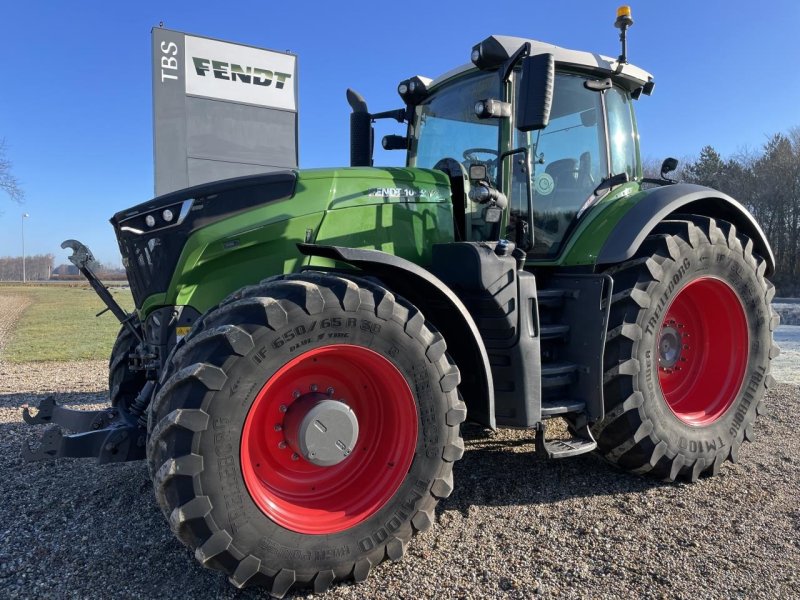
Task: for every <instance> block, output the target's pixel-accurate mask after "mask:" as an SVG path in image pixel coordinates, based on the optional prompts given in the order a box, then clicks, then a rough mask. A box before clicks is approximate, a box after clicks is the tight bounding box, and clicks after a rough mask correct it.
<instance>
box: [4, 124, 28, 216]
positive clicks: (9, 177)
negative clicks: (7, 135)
mask: <svg viewBox="0 0 800 600" xmlns="http://www.w3.org/2000/svg"><path fill="white" fill-rule="evenodd" d="M0 190H3V191H4V192H5V193H6V194H8V195H9V196H10V197H11V199H12V200H14V201H15V202H22V200H23V199H24V198H25V192H24V191H22V188H21V187H20V185H19V181H17V178H16V177H14V174H13V173H12V172H11V161H10V160H8V158H6V141H5V140H4V139H0Z"/></svg>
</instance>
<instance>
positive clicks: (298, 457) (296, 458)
mask: <svg viewBox="0 0 800 600" xmlns="http://www.w3.org/2000/svg"><path fill="white" fill-rule="evenodd" d="M299 459H300V455H299V454H298V453H297V452H293V453H292V460H299Z"/></svg>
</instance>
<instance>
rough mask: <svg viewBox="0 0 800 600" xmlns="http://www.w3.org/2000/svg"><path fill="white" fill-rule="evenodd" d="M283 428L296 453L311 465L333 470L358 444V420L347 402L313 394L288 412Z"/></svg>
mask: <svg viewBox="0 0 800 600" xmlns="http://www.w3.org/2000/svg"><path fill="white" fill-rule="evenodd" d="M283 429H284V432H285V435H286V442H287V443H288V444H289V446H290V447H291V449H292V450H294V451H295V453H297V454H298V455H299V456H300V457H302V458H304V459H305V460H307V461H308V462H310V463H312V464H315V465H318V466H320V467H332V466H333V465H338V464H339V463H340V462H342V461H343V460H345V459H346V458H347V457H348V456H349V455H350V453H351V452H352V451H353V448H354V447H355V445H356V442H357V441H358V419H357V418H356V414H355V412H353V410H352V409H351V408H350V407H349V406H348V405H347V404H345V403H344V402H342V401H340V400H332V399H331V398H329V397H328V396H326V395H325V394H320V393H316V392H311V393H308V394H304V395H302V396H300V397H299V398H297V400H295V401H294V402H293V403H292V405H291V406H290V407H289V409H288V411H287V412H286V418H285V420H284V424H283Z"/></svg>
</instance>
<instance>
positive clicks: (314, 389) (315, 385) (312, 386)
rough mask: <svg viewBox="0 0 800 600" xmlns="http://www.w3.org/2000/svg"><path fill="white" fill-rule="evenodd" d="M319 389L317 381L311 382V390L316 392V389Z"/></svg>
mask: <svg viewBox="0 0 800 600" xmlns="http://www.w3.org/2000/svg"><path fill="white" fill-rule="evenodd" d="M317 389H318V388H317V384H316V383H312V384H311V391H312V392H316V391H317Z"/></svg>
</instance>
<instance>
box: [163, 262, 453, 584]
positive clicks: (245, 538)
mask: <svg viewBox="0 0 800 600" xmlns="http://www.w3.org/2000/svg"><path fill="white" fill-rule="evenodd" d="M323 323H324V325H325V326H324V327H323ZM445 349H446V346H445V342H444V340H443V339H442V337H441V335H440V334H439V333H438V332H436V331H435V330H434V329H433V328H432V327H431V326H430V325H429V324H427V323H426V322H425V320H424V317H423V316H422V314H421V313H420V312H419V311H418V310H417V309H416V308H414V307H413V306H411V305H410V304H408V303H407V302H406V301H404V300H403V299H401V298H398V297H395V296H394V295H393V294H391V293H390V292H389V291H387V290H386V289H384V288H382V287H380V286H378V285H376V284H374V283H372V282H369V281H366V280H362V279H356V278H349V277H348V278H345V277H341V276H337V275H332V274H320V273H311V272H306V273H301V274H298V275H290V276H285V277H284V276H281V277H276V278H272V279H269V280H266V281H265V282H263V283H262V284H261V285H258V286H251V287H248V288H244V289H243V290H240V291H239V292H237V293H236V294H234V295H232V296H231V297H230V298H228V299H226V300H225V301H223V302H222V303H221V304H220V306H219V307H216V308H215V309H212V310H211V311H209V313H207V314H206V315H205V316H204V317H203V319H202V320H201V322H200V323H199V324H198V325H197V326H196V327H195V328H194V329H193V331H192V332H191V334H190V335H189V336H187V338H185V340H184V341H183V342H182V343H181V344H179V347H177V348H176V350H175V351H174V352H173V354H172V356H171V358H170V360H169V365H168V366H167V369H166V373H165V376H164V378H163V379H162V387H161V389H160V390H159V392H158V394H157V395H156V398H155V400H154V402H153V405H152V406H151V414H150V439H149V442H148V464H149V467H150V470H151V474H152V477H153V481H154V487H155V489H156V497H157V499H158V502H159V504H160V505H161V507H162V510H163V511H164V514H165V515H166V516H167V518H168V519H169V521H170V525H171V526H172V528H173V530H174V531H175V533H176V534H177V535H178V537H179V538H180V539H181V540H182V541H183V542H184V543H186V544H187V545H189V546H190V547H192V548H194V549H195V555H196V557H197V558H198V560H199V561H200V562H201V563H202V564H204V566H207V567H210V568H213V569H218V570H221V571H224V572H226V573H227V574H228V575H229V578H230V580H231V581H232V583H234V585H237V586H239V587H242V586H244V585H251V584H260V585H264V586H266V587H267V589H268V590H269V591H270V592H271V593H272V594H274V595H278V596H281V595H283V594H285V593H286V592H287V591H288V590H289V589H290V588H291V587H292V585H297V586H300V587H303V586H311V587H313V588H314V590H315V591H317V592H321V591H323V590H325V589H327V587H328V586H329V585H330V584H331V583H332V582H333V581H338V580H347V579H355V580H356V581H360V580H362V579H364V578H366V576H367V575H368V573H369V571H370V569H371V568H372V567H373V566H375V565H377V564H378V563H380V562H381V561H383V560H385V559H387V558H390V559H393V560H396V559H399V558H400V557H401V556H402V555H403V552H404V549H405V545H406V543H407V541H408V540H409V539H410V538H411V537H412V535H414V534H415V533H417V532H419V531H423V530H425V529H427V528H428V527H429V526H430V525H431V524H432V522H433V518H434V513H433V510H434V507H435V506H436V503H437V502H438V500H439V499H440V498H445V497H447V496H448V495H449V494H450V493H451V491H452V488H453V480H452V464H453V462H454V461H455V460H458V459H459V458H460V457H461V455H462V454H463V442H462V440H461V437H460V433H459V425H460V423H461V422H462V421H463V420H464V418H465V417H466V407H465V405H464V404H463V402H461V401H460V400H459V398H458V395H457V391H456V386H457V384H458V382H459V373H458V369H457V368H456V367H455V365H454V364H452V362H451V361H450V359H449V358H448V356H447V354H446V352H445ZM337 355H339V356H340V357H345V355H346V358H347V362H348V363H350V362H353V361H355V362H356V363H358V361H361V360H363V361H365V362H364V363H363V368H360V367H358V366H356V367H351V370H350V371H349V372H346V373H345V375H346V377H339V378H338V379H337V375H336V373H337V372H339V371H347V369H346V368H345V367H344V365H345V361H339V360H338V358H337ZM315 360H317V361H320V362H319V363H315V362H314V361H315ZM325 361H329V362H327V363H325ZM373 361H374V362H373ZM319 364H321V366H316V365H319ZM372 366H375V368H376V369H377V370H375V373H377V374H378V375H379V376H378V377H370V372H371V370H372V369H371V367H372ZM367 367H370V368H367ZM281 368H285V369H287V370H286V371H283V372H281V371H280V369H281ZM292 369H296V370H295V371H292ZM393 370H394V371H396V372H397V373H398V374H399V376H400V377H401V378H402V379H404V380H405V382H406V383H407V386H408V389H409V390H410V396H408V397H409V398H412V399H413V404H414V409H415V411H416V415H417V416H416V423H415V431H417V434H416V435H415V439H414V442H413V445H412V452H413V460H411V461H410V462H409V466H408V467H406V468H407V473H405V474H404V475H403V477H401V478H400V479H399V483H398V481H397V480H395V479H393V478H392V477H389V476H387V477H385V478H384V484H385V485H386V486H387V487H386V488H385V489H383V490H380V489H379V490H378V491H377V492H375V493H373V492H374V490H369V489H364V487H363V486H362V488H361V493H359V494H356V491H355V489H354V488H348V487H347V486H346V485H345V486H344V487H340V488H336V489H337V490H338V491H337V494H341V495H344V496H347V494H350V495H351V499H352V502H353V504H354V505H356V504H357V503H358V501H359V500H358V497H359V496H362V495H366V496H369V495H370V493H372V495H373V500H374V502H372V503H371V504H370V503H367V504H369V506H367V505H366V504H364V503H362V504H363V505H364V508H363V510H362V512H361V513H360V516H358V517H357V518H355V522H349V521H348V520H347V519H340V520H337V519H336V518H334V517H331V518H328V517H326V516H325V511H326V510H327V509H331V510H330V511H329V512H335V511H336V510H338V509H340V508H341V507H342V506H343V505H342V504H341V503H340V500H339V499H338V496H337V494H334V495H332V496H331V495H326V494H325V492H324V490H323V492H321V493H319V494H317V495H315V493H316V491H314V492H312V491H311V488H312V487H315V486H318V485H319V486H322V487H325V486H334V485H335V484H334V483H332V481H331V480H329V479H328V478H327V477H326V471H325V470H324V469H315V468H313V467H308V466H307V465H304V466H302V467H301V471H298V472H295V471H291V469H293V468H294V467H293V465H302V464H303V463H302V462H301V461H303V460H304V459H303V458H302V457H298V458H296V459H294V460H295V462H294V463H293V462H292V460H293V459H292V455H291V454H281V453H282V452H284V451H285V450H289V451H291V448H285V447H284V448H282V449H280V450H275V451H274V453H273V450H272V449H273V448H277V445H275V446H273V445H272V444H271V443H266V442H265V445H263V447H261V448H260V449H259V448H257V450H256V451H255V452H254V453H249V452H250V450H247V448H248V447H250V448H251V449H252V444H251V445H250V446H248V445H247V444H244V445H243V434H242V431H243V427H244V423H245V421H246V420H247V419H248V414H251V410H259V411H263V412H264V414H265V415H267V416H268V417H269V418H270V419H273V421H275V419H280V416H278V412H279V411H281V410H283V409H285V410H286V412H289V411H290V410H291V408H292V407H291V396H292V395H293V394H291V393H290V394H284V390H288V389H290V388H291V387H292V386H290V385H289V383H290V382H291V381H297V382H299V383H298V386H297V387H298V389H297V392H298V393H299V397H303V395H305V394H310V393H312V392H311V388H312V385H311V379H308V377H310V376H309V373H313V374H314V375H313V377H312V379H314V381H315V382H316V378H319V382H318V385H317V384H316V383H315V385H316V386H317V387H318V389H316V390H314V391H313V393H315V394H316V393H319V392H321V391H322V390H324V389H326V385H327V384H326V381H327V380H335V381H334V384H335V385H333V384H332V385H330V387H332V388H333V387H339V388H340V389H341V390H342V392H341V393H342V394H343V395H344V396H346V398H344V400H346V401H347V402H349V403H350V404H351V405H352V407H353V410H354V412H355V413H356V415H357V416H358V414H359V413H361V415H362V417H361V418H363V420H364V424H365V425H366V426H367V428H368V429H369V428H374V427H383V428H384V429H383V430H382V432H381V433H380V435H378V434H374V435H371V434H370V432H369V431H366V432H365V433H364V437H363V440H364V443H365V444H368V445H369V446H370V448H369V452H368V451H367V449H362V447H361V446H359V445H358V444H359V443H360V441H359V442H357V444H356V447H355V449H354V450H353V454H354V455H355V457H353V456H348V457H347V459H345V460H344V461H343V462H341V463H339V464H337V465H336V466H333V467H330V468H331V469H346V468H347V466H348V465H351V464H358V465H359V468H361V469H370V468H373V467H374V466H375V465H371V463H370V461H369V460H368V459H365V460H364V461H363V462H362V463H356V462H353V461H355V460H356V459H357V458H358V456H359V453H362V454H363V455H364V456H373V455H374V456H378V457H380V456H383V457H384V458H385V459H386V460H387V461H390V460H393V457H394V455H392V454H391V452H389V451H384V449H382V448H381V444H380V442H381V439H382V438H383V437H385V438H386V439H387V440H388V442H391V443H389V444H387V446H392V445H393V444H394V442H393V441H392V440H393V439H394V438H392V432H391V429H393V428H394V426H393V427H391V428H390V427H389V424H388V421H385V420H382V419H383V417H381V416H380V411H377V412H374V413H373V414H372V416H371V417H370V416H368V410H367V407H366V405H365V404H364V403H365V401H366V400H367V399H368V398H372V397H373V395H374V394H372V391H374V390H377V389H380V382H381V381H383V378H384V377H386V376H389V375H390V374H391V373H392V372H393ZM276 374H277V375H276ZM287 374H288V375H287ZM284 376H286V377H287V378H285V379H282V377H284ZM304 378H305V379H304ZM350 380H352V381H354V382H358V383H359V385H360V386H367V387H370V386H376V387H375V388H374V389H373V390H372V391H371V392H370V393H368V394H367V395H366V396H364V397H362V398H361V399H359V398H357V396H358V394H357V393H356V391H355V388H354V387H353V386H350V388H348V381H350ZM284 384H285V385H284ZM269 386H273V387H269ZM287 386H288V387H287ZM393 387H394V386H393ZM306 388H308V389H306ZM265 390H266V391H265ZM273 392H275V393H277V394H278V396H274V395H271V394H272V393H273ZM383 392H384V394H382V395H381V394H377V396H378V397H376V398H375V403H377V404H380V403H381V402H389V403H393V402H400V403H401V404H402V401H403V398H404V396H403V395H402V394H401V396H399V397H398V398H395V399H394V400H392V399H391V398H392V396H391V394H390V393H389V391H388V389H384V390H383ZM338 394H339V393H338V392H334V396H333V397H334V398H337V397H338ZM259 397H261V398H262V401H263V402H264V403H263V404H261V405H258V403H257V402H256V399H257V398H259ZM276 398H280V399H283V398H286V399H287V402H286V406H284V407H283V408H282V407H281V403H282V400H281V402H278V403H277V404H274V405H273V404H272V401H273V400H274V399H276ZM276 401H277V400H276ZM298 401H299V400H298ZM371 401H372V400H370V402H371ZM254 406H256V408H252V407H254ZM259 406H260V407H261V408H259ZM276 407H277V408H276ZM253 414H255V413H253ZM386 414H387V415H390V416H391V415H392V414H394V413H391V411H389V413H386ZM408 414H409V413H408V410H407V409H402V410H399V412H397V413H396V415H395V416H397V417H398V418H406V417H407V415H408ZM403 415H405V417H404V416H403ZM394 418H395V417H391V419H394ZM273 421H269V422H268V423H267V425H269V426H268V427H264V428H263V433H264V436H265V439H267V440H271V437H270V436H273V434H277V432H278V431H279V430H278V427H273V425H275V426H277V425H280V424H281V423H279V422H277V421H275V422H274V423H273ZM370 423H371V425H370ZM359 425H361V423H359ZM408 431H409V430H408V429H406V434H408ZM361 435H362V434H361V432H359V440H361V439H362V438H361ZM256 439H257V438H252V439H251V442H252V441H253V440H256ZM276 439H277V438H276ZM272 441H274V440H272ZM395 441H396V442H397V443H398V444H401V443H402V441H403V438H402V436H401V437H400V438H398V439H397V440H395ZM254 443H255V442H254ZM258 443H260V442H258ZM381 452H383V454H381ZM247 453H249V454H247ZM246 454H247V456H246ZM401 454H402V453H401ZM247 457H249V458H247ZM287 457H288V458H287ZM262 458H268V459H269V460H272V461H273V462H272V463H271V465H272V466H271V469H270V471H269V473H268V474H267V475H263V476H261V479H263V487H262V488H259V485H261V484H259V483H258V482H259V481H260V479H259V476H258V475H254V476H249V479H247V480H246V478H245V476H244V475H242V464H246V463H248V462H249V463H250V465H251V467H252V469H251V470H252V471H253V472H255V471H257V470H258V469H259V468H262V469H263V467H259V466H258V465H261V464H262V461H261V459H262ZM309 460H310V458H309ZM348 461H351V462H348ZM387 464H389V463H388V462H387ZM302 469H305V470H302ZM359 472H360V471H359ZM375 472H376V473H378V474H379V475H380V474H381V473H383V472H384V470H382V469H380V468H378V469H377V471H375ZM282 473H283V474H285V475H289V474H294V475H297V474H298V473H299V477H300V480H301V482H302V481H305V482H306V484H308V485H307V487H306V488H303V487H302V485H301V486H300V487H292V485H294V484H292V485H289V484H285V482H284V481H283V480H281V479H280V477H279V476H280V475H281V474H282ZM357 476H358V475H357V473H356V474H355V475H354V477H355V478H356V479H357ZM377 479H378V481H380V477H378V478H377ZM337 481H338V479H337ZM376 485H381V484H376ZM395 485H396V491H394V487H393V486H395ZM282 486H283V487H282ZM253 490H255V492H256V496H258V494H259V493H263V494H264V496H265V497H266V498H267V499H268V500H269V502H273V501H276V500H277V501H280V502H283V503H284V504H285V506H284V508H285V509H286V510H285V511H284V512H283V513H280V514H279V513H277V512H271V510H272V509H270V508H269V506H270V504H269V502H267V503H264V502H262V503H260V504H259V502H257V501H256V500H254V495H253V493H254V492H253ZM387 490H389V491H388V492H387ZM303 494H305V496H304V497H303V498H304V499H303V502H307V504H302V505H300V504H298V503H297V502H295V499H296V498H297V497H301V496H303ZM309 494H310V495H309ZM309 506H310V507H311V509H310V510H312V512H313V511H315V510H318V511H319V510H321V512H318V513H315V514H317V515H318V516H319V517H320V518H322V519H323V521H324V519H325V518H328V521H324V522H323V524H322V525H320V523H317V522H312V521H311V520H308V519H306V518H305V515H306V513H305V512H304V511H305V510H306V509H309ZM279 521H280V522H279ZM318 527H323V528H327V529H326V530H325V531H326V533H325V535H324V536H322V537H320V536H319V535H315V534H312V533H308V531H312V530H314V529H315V528H318Z"/></svg>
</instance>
